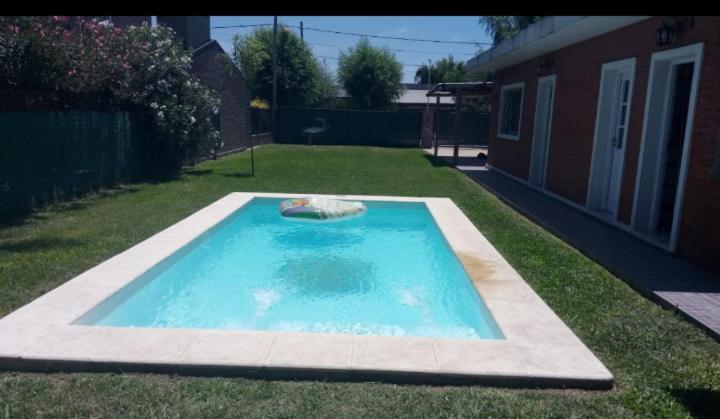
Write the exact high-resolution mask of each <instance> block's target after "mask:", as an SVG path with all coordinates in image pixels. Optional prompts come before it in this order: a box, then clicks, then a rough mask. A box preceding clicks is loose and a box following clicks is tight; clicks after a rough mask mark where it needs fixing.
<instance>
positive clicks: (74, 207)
mask: <svg viewBox="0 0 720 419" xmlns="http://www.w3.org/2000/svg"><path fill="white" fill-rule="evenodd" d="M255 155H256V176H255V177H249V176H247V173H248V170H249V155H248V154H247V153H243V154H240V155H235V156H231V157H226V158H223V159H220V160H216V161H211V162H206V163H203V164H200V165H198V166H197V167H195V168H193V169H190V170H187V171H185V172H183V173H182V175H181V176H180V177H179V178H178V179H176V180H172V181H167V182H161V183H143V184H136V185H131V186H128V187H125V188H120V189H117V190H113V191H109V192H105V193H102V194H98V195H96V196H93V197H90V198H87V199H84V200H81V201H77V202H74V203H71V204H65V205H57V206H55V207H52V208H49V209H47V210H45V211H42V212H38V213H36V214H34V215H32V216H30V217H28V218H26V219H24V220H19V221H17V222H16V223H15V224H11V225H4V226H2V227H0V317H1V316H4V315H5V314H7V313H9V312H10V311H12V310H14V309H16V308H18V307H20V306H22V305H24V304H26V303H28V302H30V301H31V300H33V299H34V298H36V297H38V296H40V295H41V294H43V293H45V292H47V291H49V290H51V289H52V288H54V287H56V286H58V285H60V284H62V283H63V282H65V281H67V280H69V279H70V278H72V277H74V276H75V275H77V274H79V273H81V272H83V271H85V270H87V269H89V268H91V267H93V266H95V265H97V264H98V263H100V262H102V261H103V260H105V259H107V258H109V257H111V256H113V255H115V254H117V253H118V252H120V251H122V250H124V249H126V248H128V247H130V246H132V245H134V244H136V243H138V242H140V241H142V240H143V239H145V238H147V237H149V236H151V235H153V234H154V233H157V232H158V231H160V230H162V229H164V228H166V227H168V226H170V225H172V224H174V223H175V222H177V221H179V220H180V219H182V218H184V217H186V216H188V215H190V214H192V213H193V212H195V211H197V210H198V209H200V208H202V207H204V206H206V205H208V204H210V203H211V202H213V201H215V200H217V199H218V198H220V197H222V196H224V195H226V194H227V193H229V192H233V191H263V192H297V193H311V192H312V193H340V194H373V195H405V196H446V197H450V198H452V199H453V201H455V203H456V204H458V205H459V206H460V208H462V210H463V211H464V212H465V214H467V215H468V217H469V218H470V219H471V220H472V221H473V222H474V223H475V225H476V226H477V227H478V228H479V229H480V231H481V232H482V233H483V234H484V235H485V236H486V237H487V238H488V239H489V240H490V241H491V242H492V243H493V244H494V245H495V246H496V247H497V249H498V250H499V251H500V253H502V254H503V256H504V257H505V258H506V259H507V260H508V261H509V262H510V263H511V264H512V265H513V266H514V267H515V269H517V270H518V272H519V273H520V274H521V275H522V276H523V277H524V278H525V280H527V281H528V282H529V283H530V285H531V286H532V287H533V288H534V289H535V291H536V292H537V293H538V294H540V296H541V297H542V298H543V299H544V300H545V301H546V302H547V303H548V304H549V305H550V306H551V307H552V308H553V310H554V311H555V312H556V313H557V314H558V315H559V316H560V317H561V318H562V319H563V320H564V321H565V322H566V323H567V324H568V325H569V326H570V327H571V328H572V330H573V331H574V332H575V333H576V334H577V335H578V336H579V337H580V339H582V340H583V342H585V343H586V344H587V346H588V347H589V348H590V349H591V350H592V351H593V352H594V353H595V354H596V355H597V356H598V357H599V358H600V359H601V360H602V361H603V362H604V363H605V365H606V366H607V367H608V368H609V369H610V370H611V371H612V373H613V374H614V375H615V379H616V385H615V388H614V389H613V390H611V391H599V392H587V391H576V390H532V389H527V390H517V389H516V390H509V389H499V388H487V387H479V386H468V387H431V386H402V385H392V384H382V383H323V382H288V381H262V380H249V379H239V378H201V377H179V376H168V375H152V374H90V373H87V374H30V373H18V372H3V373H0V417H4V415H6V416H7V417H9V418H16V417H36V416H53V417H57V416H60V417H76V416H110V415H122V416H135V417H148V416H150V417H168V416H170V417H176V416H183V417H217V416H273V417H277V416H281V417H287V416H324V417H335V416H370V417H375V416H383V417H394V416H399V415H401V416H422V417H437V416H443V417H447V416H491V417H506V416H516V417H517V416H526V417H533V418H537V417H568V416H571V417H573V416H574V417H588V416H592V417H619V416H622V417H627V416H639V417H647V416H665V417H686V416H693V415H695V416H712V415H718V414H720V344H718V343H716V342H715V341H713V340H712V339H710V338H709V337H707V336H706V335H705V334H704V333H703V332H702V331H701V330H700V329H698V328H697V327H695V326H692V325H690V324H689V323H687V322H686V321H684V320H682V319H681V318H680V317H679V316H678V315H676V314H674V313H672V312H670V311H666V310H662V309H661V308H659V307H658V306H656V305H655V304H653V303H651V302H649V301H648V300H646V299H645V298H643V297H641V296H640V295H639V294H638V293H636V292H635V291H633V290H632V289H631V288H630V287H628V286H627V285H626V284H625V283H624V282H622V281H621V280H619V279H617V278H616V277H614V276H613V275H612V274H610V273H608V272H607V271H606V270H605V269H603V268H602V267H601V266H599V265H597V264H595V263H594V262H592V261H590V260H589V259H587V258H586V257H584V256H583V255H582V254H580V253H579V252H577V251H576V250H575V249H573V248H571V247H569V246H567V245H566V244H565V243H564V242H562V241H560V240H558V239H557V238H555V237H554V236H552V235H551V234H549V233H547V232H546V231H544V230H543V229H541V228H539V227H537V226H536V225H534V224H532V223H531V222H529V221H528V220H527V219H525V218H524V217H522V216H520V215H519V214H517V213H516V212H514V211H513V210H511V209H510V208H508V207H507V206H505V205H504V204H503V203H501V202H500V201H499V200H498V199H496V198H495V197H494V196H493V195H491V194H489V193H488V192H486V191H485V190H484V189H482V188H481V187H480V186H478V185H476V184H475V183H474V182H472V181H471V180H469V179H467V178H466V177H465V176H463V175H462V174H460V173H459V172H457V171H455V170H453V169H451V168H448V167H444V166H440V165H438V166H435V165H433V164H432V162H431V161H430V160H428V159H427V158H426V157H425V156H423V154H422V153H421V152H420V151H419V150H399V149H382V148H362V147H312V148H308V147H304V146H279V145H272V146H267V147H263V148H261V149H259V150H257V151H256V154H255ZM1 338H2V337H1V336H0V339H1Z"/></svg>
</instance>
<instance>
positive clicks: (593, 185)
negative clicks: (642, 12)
mask: <svg viewBox="0 0 720 419" xmlns="http://www.w3.org/2000/svg"><path fill="white" fill-rule="evenodd" d="M635 62H636V58H635V57H631V58H626V59H624V60H618V61H611V62H609V63H605V64H603V65H602V67H601V69H600V87H599V89H598V99H597V108H596V112H595V132H594V135H593V149H592V155H591V157H590V173H589V176H588V185H587V194H586V196H585V206H586V207H587V208H588V210H590V211H595V210H596V208H595V204H594V202H595V199H596V197H595V195H596V194H598V193H599V192H598V191H597V189H598V188H600V193H601V192H602V187H604V183H603V182H602V181H604V179H596V178H595V177H596V176H594V173H595V169H596V165H597V164H600V163H602V164H605V162H604V161H603V162H596V159H597V158H598V153H600V152H601V150H600V149H599V148H600V145H598V139H599V138H600V136H601V129H602V127H603V124H604V123H608V122H609V121H607V120H605V118H603V117H604V116H605V115H606V113H605V112H603V109H602V108H603V105H605V104H606V103H605V102H606V101H607V100H608V99H612V98H605V97H604V92H605V91H606V90H607V88H608V86H607V83H608V78H607V75H608V73H609V72H611V71H615V72H619V71H622V70H627V72H628V74H629V78H630V92H629V96H630V97H629V98H628V104H627V116H626V118H627V124H626V127H625V132H624V133H623V139H622V141H623V150H622V153H621V154H620V161H619V162H618V165H619V166H620V167H621V171H620V181H619V182H618V188H620V189H621V190H622V180H623V178H624V177H625V166H624V165H625V154H626V150H627V137H628V131H629V128H630V122H632V121H631V118H630V115H631V114H632V98H633V90H634V88H635ZM608 103H609V104H610V106H615V101H612V100H611V101H610V102H608ZM614 112H616V109H611V114H610V119H609V120H612V118H613V117H612V115H614ZM602 145H605V144H604V143H603V144H602ZM618 193H619V192H618ZM620 198H621V197H620V196H618V202H617V207H619V206H620ZM617 207H616V208H614V211H611V212H612V213H613V214H614V216H613V221H615V220H617V218H618V208H617Z"/></svg>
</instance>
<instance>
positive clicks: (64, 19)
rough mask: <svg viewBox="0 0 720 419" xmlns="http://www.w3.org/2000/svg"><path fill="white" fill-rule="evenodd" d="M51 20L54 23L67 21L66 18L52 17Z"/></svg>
mask: <svg viewBox="0 0 720 419" xmlns="http://www.w3.org/2000/svg"><path fill="white" fill-rule="evenodd" d="M52 18H53V20H54V21H55V22H67V20H68V17H67V16H53V17H52Z"/></svg>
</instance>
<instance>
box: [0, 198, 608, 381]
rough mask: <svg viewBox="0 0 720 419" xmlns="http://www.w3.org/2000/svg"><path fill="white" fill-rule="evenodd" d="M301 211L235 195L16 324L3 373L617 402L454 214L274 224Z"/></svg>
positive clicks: (394, 213)
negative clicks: (566, 393)
mask: <svg viewBox="0 0 720 419" xmlns="http://www.w3.org/2000/svg"><path fill="white" fill-rule="evenodd" d="M302 196H304V195H298V194H278V193H256V192H252V193H249V192H235V193H231V194H229V195H227V196H225V197H223V198H221V199H219V200H217V201H216V202H214V203H212V204H210V205H208V206H207V207H205V208H202V209H201V210H199V211H197V212H195V213H194V214H192V215H190V216H188V217H187V218H185V219H183V220H181V221H179V222H177V223H175V224H173V225H171V226H169V227H168V228H166V229H165V230H163V231H161V232H158V233H157V234H155V235H153V236H152V237H149V238H147V239H146V240H144V241H142V242H140V243H138V244H136V245H135V246H133V247H131V248H129V249H127V250H125V251H123V252H121V253H119V254H117V255H115V256H113V257H111V258H110V259H108V260H106V261H104V262H102V263H100V264H99V265H97V266H95V267H93V268H91V269H89V270H87V271H85V272H83V273H81V274H80V275H78V276H76V277H75V278H73V279H71V280H69V281H67V282H65V283H63V284H62V285H60V286H59V287H57V288H55V289H54V290H51V291H49V292H48V293H46V294H44V295H42V296H40V297H38V298H37V299H35V300H34V301H32V302H30V303H28V304H26V305H24V306H23V307H20V308H19V309H17V310H15V311H14V312H12V313H10V314H9V315H7V316H5V317H4V318H2V319H0V336H2V339H0V369H12V370H32V371H114V372H128V371H137V372H155V373H157V372H170V373H182V374H199V375H233V376H237V375H239V376H245V377H255V378H268V377H269V378H287V379H305V378H309V379H321V380H328V379H330V380H373V381H377V380H382V381H393V382H403V383H405V382H412V383H438V384H461V383H462V384H467V383H473V384H491V385H502V386H521V387H527V386H531V387H562V388H566V387H577V388H592V389H598V388H603V389H607V388H610V387H612V382H613V377H612V374H611V373H610V372H609V371H608V370H607V368H605V366H604V365H603V364H602V362H600V360H599V359H597V357H595V356H594V355H593V353H592V352H591V351H590V350H589V349H588V348H587V347H586V346H585V345H584V344H583V342H582V341H581V340H580V339H578V337H577V336H575V334H574V333H573V332H572V330H570V329H569V328H568V327H567V326H566V325H565V324H564V323H563V321H562V320H561V319H560V318H559V317H558V316H557V315H556V314H555V313H553V311H552V309H550V307H548V305H547V304H545V302H544V301H543V300H542V299H541V298H540V297H539V296H538V295H537V294H536V293H535V292H534V291H533V289H532V288H531V287H530V286H529V285H528V284H527V283H526V282H525V281H524V280H523V278H522V277H521V276H520V275H519V274H518V272H516V271H515V270H514V269H513V267H512V266H510V264H509V263H508V262H507V261H506V260H505V259H504V258H503V256H502V255H501V254H500V253H499V252H498V251H497V250H496V249H495V248H494V247H493V246H492V244H491V243H490V242H489V241H488V240H487V239H486V238H485V237H484V236H483V235H482V233H481V232H480V231H479V230H478V229H477V228H476V227H475V226H474V225H473V223H472V222H471V221H470V220H469V219H468V218H467V217H466V216H465V214H463V212H462V210H460V208H458V206H457V205H455V203H453V202H452V200H450V199H448V198H417V197H391V196H337V195H327V196H324V197H326V198H332V199H346V200H353V201H363V202H365V203H366V204H367V205H368V207H369V210H368V213H367V214H366V215H365V216H363V217H360V218H357V219H354V220H347V221H342V222H338V223H334V224H333V223H330V224H325V223H323V224H305V223H301V222H297V221H288V220H281V219H278V218H277V203H278V202H279V200H280V199H287V198H298V197H302ZM281 221H282V222H281ZM19 279H22V278H19Z"/></svg>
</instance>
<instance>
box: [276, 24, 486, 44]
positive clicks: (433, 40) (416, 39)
mask: <svg viewBox="0 0 720 419" xmlns="http://www.w3.org/2000/svg"><path fill="white" fill-rule="evenodd" d="M287 26H291V27H297V26H292V25H287ZM305 30H306V31H315V32H326V33H335V34H338V35H350V36H362V37H368V38H381V39H395V40H399V41H411V42H433V43H436V44H463V45H492V44H491V43H487V42H474V41H441V40H437V39H420V38H406V37H402V36H383V35H371V34H363V33H355V32H342V31H334V30H330V29H320V28H312V27H309V26H305Z"/></svg>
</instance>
